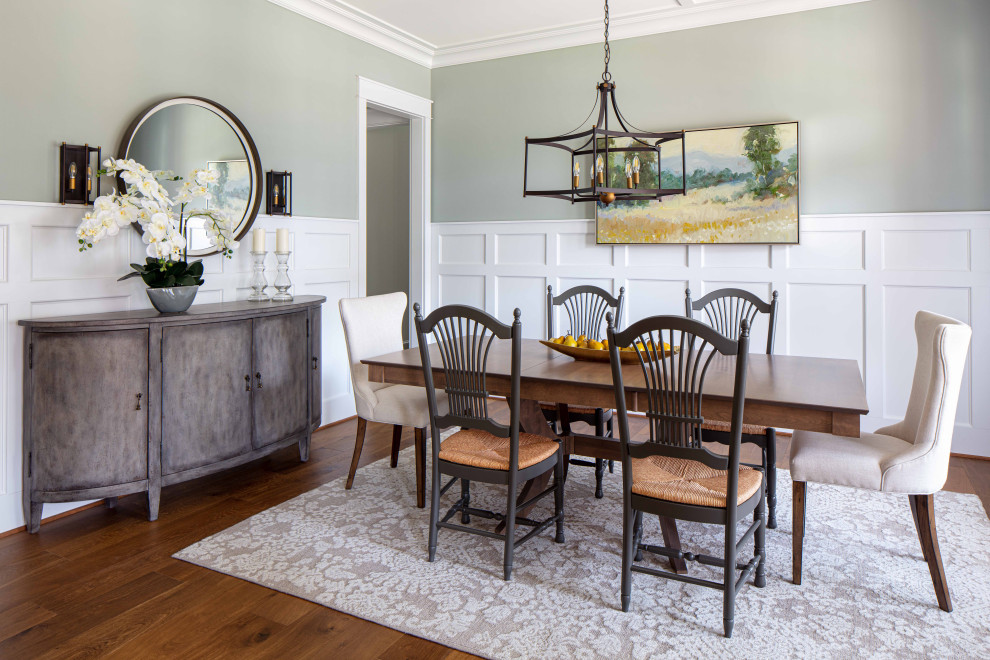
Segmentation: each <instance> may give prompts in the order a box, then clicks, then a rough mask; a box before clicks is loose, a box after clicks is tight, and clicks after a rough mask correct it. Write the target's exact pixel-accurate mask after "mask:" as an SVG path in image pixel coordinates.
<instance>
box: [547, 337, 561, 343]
mask: <svg viewBox="0 0 990 660" xmlns="http://www.w3.org/2000/svg"><path fill="white" fill-rule="evenodd" d="M550 341H552V342H553V343H555V344H560V343H563V341H564V338H563V337H554V338H553V339H551V340H550Z"/></svg>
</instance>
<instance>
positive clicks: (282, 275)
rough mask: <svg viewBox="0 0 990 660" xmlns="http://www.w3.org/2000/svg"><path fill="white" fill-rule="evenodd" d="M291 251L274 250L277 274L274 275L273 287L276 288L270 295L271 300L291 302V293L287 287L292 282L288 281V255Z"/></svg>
mask: <svg viewBox="0 0 990 660" xmlns="http://www.w3.org/2000/svg"><path fill="white" fill-rule="evenodd" d="M290 254H292V252H276V253H275V258H276V259H278V274H277V275H276V276H275V288H276V289H277V290H278V293H276V294H275V295H274V296H272V302H292V294H291V293H289V287H290V286H292V282H291V281H289V255H290Z"/></svg>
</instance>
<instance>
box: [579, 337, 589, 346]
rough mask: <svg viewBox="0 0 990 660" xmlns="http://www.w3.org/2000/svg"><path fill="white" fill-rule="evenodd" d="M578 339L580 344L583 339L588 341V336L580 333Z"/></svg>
mask: <svg viewBox="0 0 990 660" xmlns="http://www.w3.org/2000/svg"><path fill="white" fill-rule="evenodd" d="M577 340H578V343H579V344H580V343H581V342H583V341H588V338H587V337H585V336H584V335H578V338H577Z"/></svg>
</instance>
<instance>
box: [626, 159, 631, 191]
mask: <svg viewBox="0 0 990 660" xmlns="http://www.w3.org/2000/svg"><path fill="white" fill-rule="evenodd" d="M632 187H633V171H632V163H630V162H629V161H628V160H627V161H626V188H632Z"/></svg>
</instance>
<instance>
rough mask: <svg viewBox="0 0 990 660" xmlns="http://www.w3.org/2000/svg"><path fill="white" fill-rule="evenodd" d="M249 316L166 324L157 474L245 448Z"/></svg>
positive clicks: (248, 438) (230, 455) (248, 431)
mask: <svg viewBox="0 0 990 660" xmlns="http://www.w3.org/2000/svg"><path fill="white" fill-rule="evenodd" d="M253 383H254V374H253V373H252V372H251V320H250V319H246V320H243V321H225V322H222V323H199V324H192V325H175V326H167V327H166V328H165V329H164V330H163V337H162V474H164V475H170V474H174V473H176V472H183V471H185V470H190V469H193V468H197V467H200V466H206V465H211V464H213V463H217V462H219V461H223V460H225V459H228V458H233V457H235V456H239V455H241V454H244V453H247V452H250V451H251V394H252V390H253V387H254V386H253Z"/></svg>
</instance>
